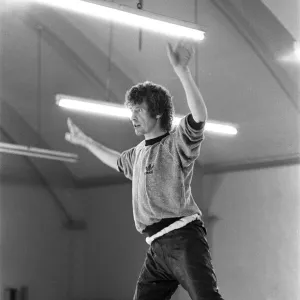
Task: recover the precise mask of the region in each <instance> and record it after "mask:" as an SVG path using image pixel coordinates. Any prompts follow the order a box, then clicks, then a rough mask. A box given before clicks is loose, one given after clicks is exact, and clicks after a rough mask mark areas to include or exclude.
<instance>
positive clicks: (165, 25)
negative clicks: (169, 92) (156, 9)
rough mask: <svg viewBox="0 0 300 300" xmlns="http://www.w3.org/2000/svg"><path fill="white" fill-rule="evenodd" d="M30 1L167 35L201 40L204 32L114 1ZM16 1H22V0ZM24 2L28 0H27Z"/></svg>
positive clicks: (189, 25) (185, 23)
mask: <svg viewBox="0 0 300 300" xmlns="http://www.w3.org/2000/svg"><path fill="white" fill-rule="evenodd" d="M24 1H25V0H23V2H24ZM31 1H32V2H38V3H42V4H45V5H51V6H55V7H58V8H62V9H66V10H68V11H75V12H77V13H82V14H86V15H89V16H94V17H99V18H102V19H105V20H109V21H114V22H118V23H120V24H122V25H129V26H134V27H138V28H143V29H145V30H150V31H154V32H159V33H162V34H165V35H168V36H174V37H178V38H188V39H193V40H196V41H202V40H203V39H204V34H205V33H204V32H203V31H202V30H200V29H199V26H198V25H197V24H194V23H190V22H185V21H180V20H176V19H173V18H168V17H165V16H162V15H157V14H154V13H150V12H147V11H144V10H140V9H133V8H130V7H128V6H125V5H120V4H117V3H114V2H108V1H100V0H99V1H98V0H97V1H95V2H93V1H82V0H31ZM17 2H22V0H19V1H17ZM25 2H28V0H26V1H25ZM170 5H171V4H170Z"/></svg>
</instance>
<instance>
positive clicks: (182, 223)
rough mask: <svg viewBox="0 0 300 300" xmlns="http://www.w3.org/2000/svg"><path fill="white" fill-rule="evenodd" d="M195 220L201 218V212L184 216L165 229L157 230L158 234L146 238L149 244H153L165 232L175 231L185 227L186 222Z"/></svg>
mask: <svg viewBox="0 0 300 300" xmlns="http://www.w3.org/2000/svg"><path fill="white" fill-rule="evenodd" d="M195 220H201V217H200V215H199V214H194V215H191V216H188V217H183V218H181V219H180V220H178V221H176V222H174V223H172V224H171V225H169V226H167V227H165V228H164V229H162V230H161V231H159V232H157V233H156V234H154V235H152V236H151V237H147V238H146V242H147V244H149V245H151V243H152V242H153V241H154V240H155V239H157V238H158V237H161V236H163V235H164V234H166V233H168V232H170V231H173V230H175V229H178V228H181V227H184V226H185V225H186V224H188V223H191V222H193V221H195Z"/></svg>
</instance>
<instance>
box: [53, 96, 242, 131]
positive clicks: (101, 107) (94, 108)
mask: <svg viewBox="0 0 300 300" xmlns="http://www.w3.org/2000/svg"><path fill="white" fill-rule="evenodd" d="M56 104H57V105H58V106H60V107H63V108H67V109H71V110H77V111H83V112H88V113H95V114H102V115H106V116H111V117H119V118H125V119H128V118H129V117H130V115H131V112H130V110H129V109H127V108H126V107H124V106H123V105H119V104H112V103H109V102H102V101H94V100H88V99H82V98H78V97H73V96H67V95H61V94H58V95H56ZM182 118H183V116H178V115H177V116H175V118H174V125H177V124H179V122H180V120H181V119H182ZM205 131H208V132H211V133H216V134H221V135H236V134H237V129H236V128H235V127H234V126H233V125H231V124H225V123H220V122H211V121H208V122H206V125H205Z"/></svg>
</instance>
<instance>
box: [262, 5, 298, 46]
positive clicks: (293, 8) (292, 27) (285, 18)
mask: <svg viewBox="0 0 300 300" xmlns="http://www.w3.org/2000/svg"><path fill="white" fill-rule="evenodd" d="M262 2H263V3H264V4H265V5H266V6H267V7H268V8H269V9H270V10H271V12H272V13H273V14H274V15H275V16H276V18H277V19H278V20H279V21H280V22H281V23H282V24H283V26H284V27H285V28H286V29H287V30H288V31H289V32H290V33H291V34H292V35H293V37H294V39H295V40H298V41H299V39H300V18H299V16H300V2H299V0H285V1H281V0H262Z"/></svg>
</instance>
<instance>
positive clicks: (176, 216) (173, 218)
mask: <svg viewBox="0 0 300 300" xmlns="http://www.w3.org/2000/svg"><path fill="white" fill-rule="evenodd" d="M193 53H194V51H193V49H192V48H190V47H188V46H187V45H185V44H183V43H179V44H178V45H177V46H176V48H175V49H173V47H172V46H171V45H170V44H169V45H168V56H169V59H170V62H171V65H172V66H173V68H174V71H175V73H176V74H177V75H178V77H179V79H180V81H181V83H182V85H183V88H184V90H185V93H186V98H187V103H188V106H189V109H190V114H188V115H187V116H186V117H184V118H183V119H182V120H181V121H180V124H179V125H178V126H177V127H176V128H175V130H171V127H172V120H173V113H174V110H173V104H172V100H171V96H170V94H169V92H168V91H167V90H166V89H165V88H163V87H162V86H159V85H156V84H153V83H151V82H145V83H141V84H137V85H136V86H133V87H132V88H131V89H130V90H129V91H128V92H127V93H126V100H125V105H126V106H127V107H129V108H130V110H131V112H132V115H131V121H132V124H133V126H134V130H135V133H136V134H137V135H144V137H145V140H143V141H142V142H141V143H140V144H138V145H137V146H136V147H133V148H131V149H129V150H127V151H124V152H122V153H118V152H116V151H114V150H111V149H109V148H107V147H105V146H103V145H102V144H99V143H97V142H95V141H93V140H92V139H91V138H89V137H87V136H86V135H85V134H84V133H83V132H82V131H81V130H80V129H79V128H78V127H76V126H75V125H74V124H73V123H72V122H71V120H68V126H69V130H70V132H69V133H67V134H66V139H67V140H68V141H69V142H71V143H74V144H77V145H81V146H83V147H86V148H87V149H88V150H89V151H91V152H92V153H93V154H94V155H96V156H97V157H98V158H99V159H100V160H101V161H102V162H104V163H105V164H107V165H108V166H110V167H112V168H114V169H115V170H117V171H120V172H123V173H124V175H125V176H126V177H127V178H129V179H131V180H132V197H133V201H132V202H133V215H134V221H135V225H136V228H137V230H138V231H139V232H140V233H146V234H147V235H148V237H147V238H146V241H147V243H148V244H149V245H150V247H149V250H148V251H147V255H146V259H145V262H144V265H143V267H142V270H141V273H140V276H139V279H138V282H137V285H136V290H135V295H134V299H135V300H165V299H170V298H171V296H172V295H173V294H174V292H175V291H176V289H177V287H178V285H179V284H181V285H182V287H183V288H184V289H186V290H187V291H188V293H189V295H190V297H191V298H192V299H193V300H200V299H201V300H220V299H221V300H222V299H223V298H222V297H221V295H220V294H219V291H218V288H217V282H216V277H215V273H214V270H213V267H212V264H211V257H210V253H209V247H208V244H207V240H206V229H205V227H204V224H203V222H202V220H201V211H200V209H199V208H198V206H197V204H196V203H195V201H194V199H193V196H192V193H191V186H190V184H191V180H192V175H193V168H194V162H195V160H196V159H197V157H198V156H199V154H200V145H201V142H202V140H203V131H204V125H205V121H206V119H207V110H206V106H205V103H204V101H203V98H202V96H201V94H200V92H199V90H198V88H197V86H196V84H195V82H194V80H193V78H192V75H191V73H190V70H189V67H188V64H189V62H190V60H191V58H192V56H193Z"/></svg>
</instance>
